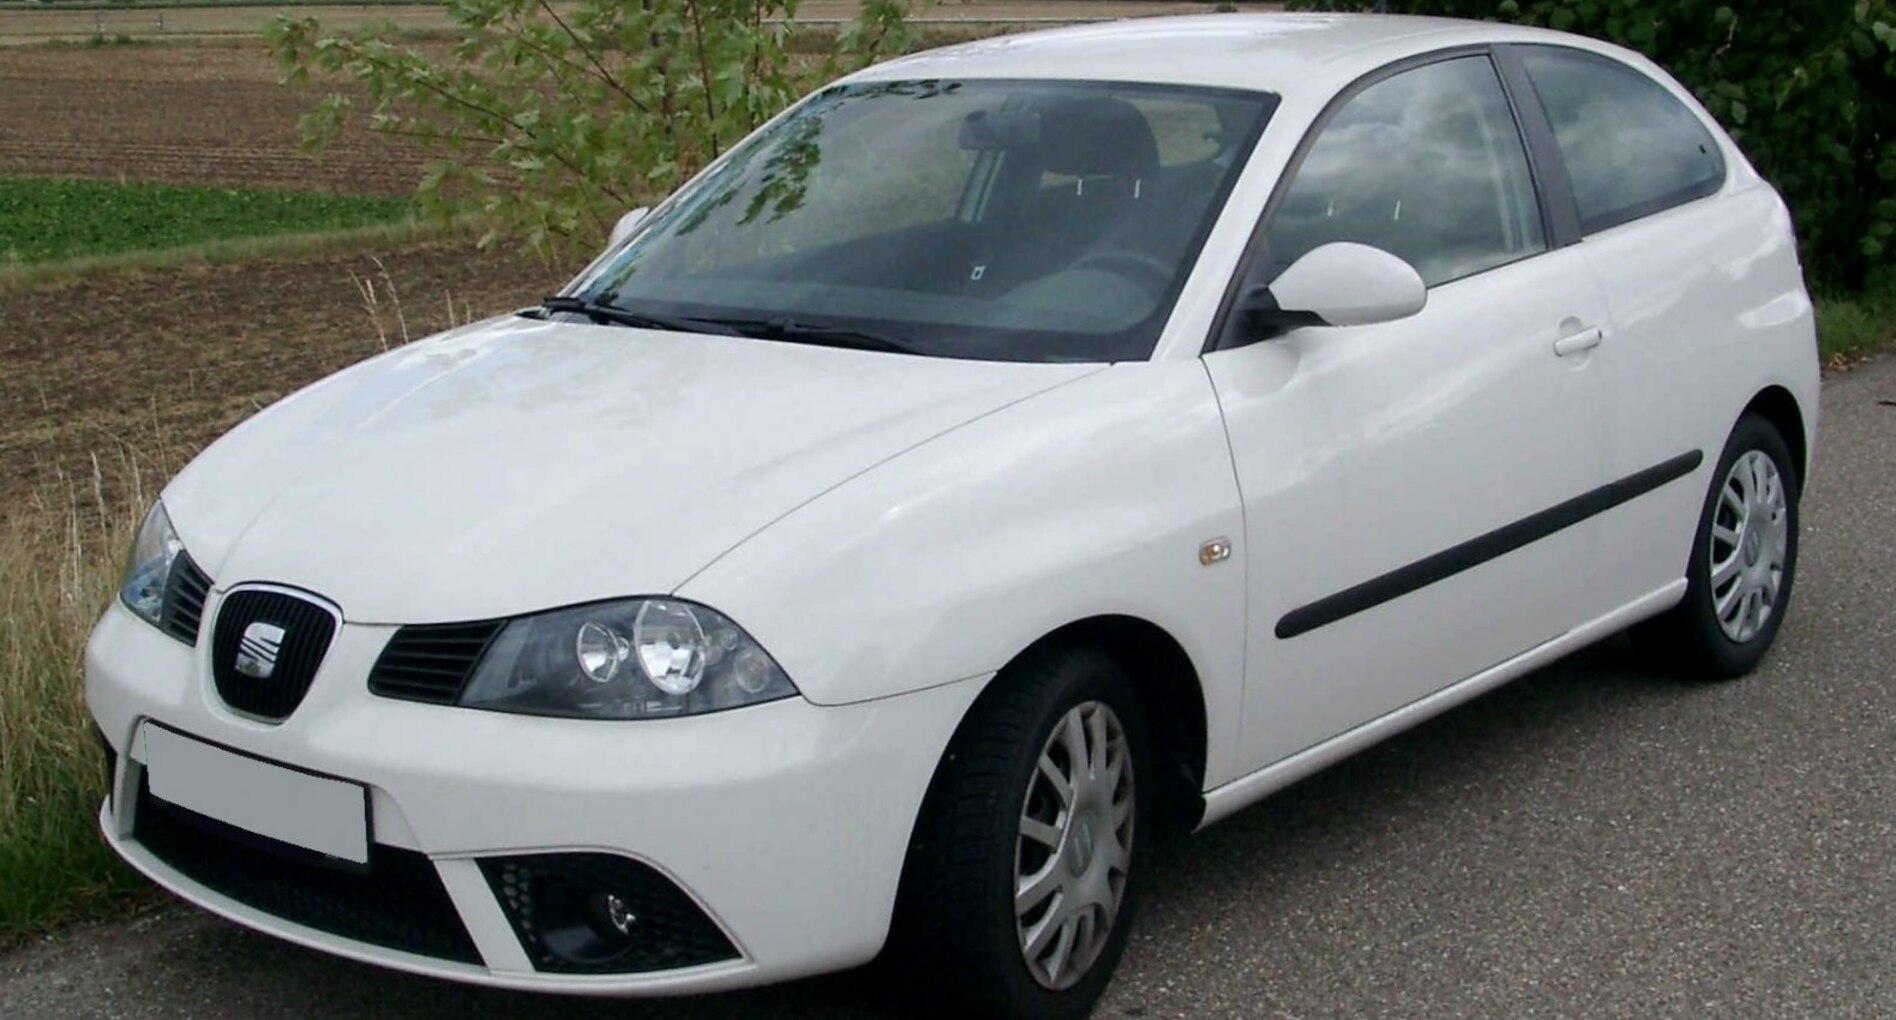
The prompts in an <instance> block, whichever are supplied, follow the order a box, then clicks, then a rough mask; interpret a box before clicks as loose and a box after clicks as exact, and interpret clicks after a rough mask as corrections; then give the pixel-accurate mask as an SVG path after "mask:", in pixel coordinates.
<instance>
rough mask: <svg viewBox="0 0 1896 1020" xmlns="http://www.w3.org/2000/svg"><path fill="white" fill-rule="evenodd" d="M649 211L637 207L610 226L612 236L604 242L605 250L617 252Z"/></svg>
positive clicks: (642, 207) (645, 208)
mask: <svg viewBox="0 0 1896 1020" xmlns="http://www.w3.org/2000/svg"><path fill="white" fill-rule="evenodd" d="M650 211H651V210H650V209H649V208H647V207H646V206H639V207H638V208H637V209H634V210H632V211H631V212H629V213H626V214H625V215H624V216H621V217H619V222H617V223H615V224H613V225H612V236H611V237H609V238H607V240H606V250H607V251H617V250H618V249H619V246H620V245H622V244H624V243H625V241H626V238H628V237H631V236H632V231H633V230H635V229H636V228H637V227H638V225H639V224H640V223H642V222H644V220H645V214H646V213H648V212H650Z"/></svg>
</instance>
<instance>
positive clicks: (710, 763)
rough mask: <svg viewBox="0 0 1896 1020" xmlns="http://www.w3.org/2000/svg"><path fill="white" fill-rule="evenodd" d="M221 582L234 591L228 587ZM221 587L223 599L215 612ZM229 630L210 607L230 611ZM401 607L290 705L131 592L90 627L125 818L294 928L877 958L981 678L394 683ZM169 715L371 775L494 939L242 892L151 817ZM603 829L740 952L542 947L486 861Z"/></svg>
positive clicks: (311, 761)
mask: <svg viewBox="0 0 1896 1020" xmlns="http://www.w3.org/2000/svg"><path fill="white" fill-rule="evenodd" d="M215 598H216V596H215V595H214V596H213V599H215ZM214 613H215V607H214V606H212V607H207V611H206V613H205V619H206V620H207V621H208V620H211V619H213V618H214ZM206 629H207V630H208V627H207V628H206ZM392 633H393V628H389V627H370V626H358V625H350V624H345V625H344V626H343V627H341V628H340V629H339V631H338V632H337V635H336V638H335V641H334V644H333V645H332V646H331V648H330V650H329V653H328V655H327V657H326V658H325V660H324V662H323V666H322V668H321V670H320V672H318V674H317V676H316V679H315V681H314V683H313V684H312V686H311V688H310V691H309V694H308V696H307V697H306V698H305V700H304V701H303V703H302V704H301V706H300V707H298V708H297V709H296V711H295V712H294V713H293V714H292V715H291V716H290V717H289V718H288V719H286V720H284V721H283V722H282V723H280V724H276V725H268V724H264V723H260V722H257V721H254V720H251V719H248V718H245V717H243V716H240V715H237V714H235V713H233V712H231V711H230V710H229V709H228V708H226V707H225V706H224V705H223V703H222V702H221V701H220V700H219V698H218V696H217V694H216V691H215V688H214V686H213V685H212V684H211V683H210V681H209V676H210V671H209V666H208V662H207V658H208V645H209V641H207V640H200V641H199V643H198V646H197V647H195V648H187V647H186V646H184V645H182V644H180V643H179V642H177V641H175V640H173V639H172V638H170V637H167V636H165V635H164V634H162V633H160V632H159V631H158V630H157V629H156V628H153V627H151V626H149V625H147V624H146V623H144V622H143V621H141V620H139V619H137V618H136V617H134V616H132V615H131V614H130V613H129V612H127V611H126V610H124V609H123V608H122V607H120V606H118V605H116V604H115V605H114V606H113V607H112V608H111V609H110V610H108V611H107V612H106V614H105V616H104V618H103V619H102V620H101V621H100V623H99V625H98V627H97V628H96V629H95V630H94V632H93V635H92V639H91V641H90V643H89V644H88V646H87V649H86V696H87V701H88V703H89V705H90V707H91V710H92V713H93V715H94V718H95V719H96V720H97V721H98V724H99V727H100V729H101V730H102V731H103V732H104V734H105V737H106V740H107V742H108V744H110V746H111V748H112V749H113V751H114V752H115V753H116V760H117V763H118V764H117V769H116V775H115V779H114V783H113V787H112V796H111V797H110V798H109V799H108V801H107V803H106V804H105V806H104V807H103V808H102V810H101V815H100V824H101V826H102V828H103V829H104V832H105V835H106V838H107V840H108V841H109V842H110V843H111V845H112V846H113V848H114V849H116V850H117V851H118V852H119V853H120V855H122V856H123V857H124V858H125V859H126V860H127V861H128V862H130V863H131V864H132V865H133V866H134V867H136V868H138V869H139V870H140V871H142V872H143V873H145V874H146V875H147V876H149V877H150V878H152V879H153V880H154V881H156V882H157V883H158V884H160V885H162V886H164V887H166V888H167V889H170V890H171V891H173V892H175V893H177V894H178V895H179V896H182V897H183V898H185V899H187V900H190V901H192V902H193V903H196V904H198V905H200V906H202V907H204V908H206V909H208V910H211V911H213V912H215V913H218V914H221V915H223V916H225V917H227V918H230V919H231V920H234V921H237V922H239V923H241V924H245V925H248V926H250V927H253V928H257V929H259V930H262V931H265V932H268V933H270V934H273V935H277V936H280V937H282V938H284V939H287V940H289V941H292V942H296V943H299V944H301V945H305V946H309V947H312V948H315V949H321V950H324V951H327V952H331V953H335V954H337V955H340V956H346V957H350V958H353V959H358V960H363V961H367V962H370V963H376V964H380V965H383V966H388V967H392V968H395V969H399V970H405V971H410V972H415V973H421V974H429V975H435V976H439V977H446V978H452V979H456V980H461V981H468V982H474V983H479V984H488V985H496V986H502V987H508V988H517V989H529V990H542V991H561V992H572V993H582V994H600V995H632V994H652V995H659V994H670V993H683V992H698V991H711V990H717V989H725V988H734V987H742V986H747V985H753V984H761V983H766V982H771V981H778V980H784V979H788V978H794V977H800V976H804V975H808V974H814V973H820V972H824V971H829V970H837V969H842V968H846V967H850V966H854V965H856V964H860V963H863V962H866V961H867V960H869V959H870V958H871V957H873V956H874V955H875V954H876V952H877V951H879V949H880V948H881V945H882V943H883V941H884V939H885V938H886V935H887V931H888V925H889V920H890V914H891V910H892V907H893V904H894V900H895V889H896V884H897V882H898V880H899V878H900V874H901V867H902V860H903V856H904V853H905V851H906V849H907V845H908V839H909V835H910V831H911V829H912V827H913V824H914V821H915V817H916V814H917V812H918V811H919V809H920V806H921V801H922V796H923V794H924V793H925V791H926V789H927V785H928V782H929V779H930V778H931V776H932V774H933V771H934V768H935V765H936V763H937V761H938V760H939V757H940V754H941V751H942V749H943V748H945V747H946V746H947V742H948V739H949V737H950V735H951V734H952V733H953V730H954V727H955V726H956V725H957V724H958V723H959V722H960V719H961V717H962V715H963V714H964V712H965V711H966V709H967V707H968V705H969V704H970V703H971V702H972V700H973V699H974V697H975V695H976V694H977V693H978V692H979V690H980V688H981V686H982V682H981V680H979V679H975V680H969V681H964V682H959V683H953V684H948V685H944V686H940V687H935V688H931V689H928V690H924V691H921V692H917V693H914V694H908V695H903V696H900V697H894V698H888V699H883V700H879V701H871V702H863V703H859V704H854V705H845V706H838V707H818V706H814V705H811V704H809V703H807V702H805V701H803V700H801V699H787V700H784V701H780V702H774V703H771V704H768V705H761V706H756V707H753V708H747V709H740V710H736V711H731V712H725V713H720V714H716V715H710V716H702V717H697V718H689V719H673V720H662V721H641V722H605V721H590V720H562V719H542V718H531V717H524V716H511V715H504V714H499V713H493V712H482V711H474V710H469V709H461V708H451V707H439V706H432V705H422V704H414V703H408V702H401V701H393V700H389V699H384V698H379V697H376V696H374V695H371V694H370V693H369V692H368V690H367V687H366V683H365V679H364V678H365V677H366V676H367V675H368V671H369V667H370V665H371V664H372V663H373V662H374V660H375V657H376V656H377V655H378V654H379V653H380V651H381V648H382V646H383V644H385V643H386V642H387V640H388V638H389V636H390V635H391V634H392ZM146 721H152V722H158V723H162V724H164V725H166V726H169V727H171V728H173V729H176V730H179V731H182V732H184V733H187V734H190V735H193V736H195V737H198V738H200V739H203V740H208V741H212V742H215V743H218V744H222V745H224V746H226V747H228V748H231V749H233V750H236V751H240V752H245V753H248V754H252V755H256V756H259V757H262V758H266V759H269V760H272V761H275V762H280V763H283V764H287V765H290V766H294V767H297V768H301V769H306V770H310V771H313V772H318V773H325V774H328V775H332V776H336V777H340V778H346V779H349V780H353V781H356V782H360V783H363V784H366V785H367V786H368V788H369V802H370V803H369V811H370V825H371V831H372V833H373V838H374V840H375V842H376V844H378V845H379V846H382V847H387V848H391V849H392V850H394V851H413V852H415V854H416V855H419V856H417V857H416V859H417V860H425V862H426V863H427V865H430V866H432V868H433V869H434V870H435V872H436V873H437V874H438V875H439V877H440V881H441V886H442V888H443V889H445V891H446V895H447V898H448V899H449V900H451V902H452V906H453V910H454V911H455V913H457V914H458V916H459V919H460V922H461V923H462V925H463V926H464V927H465V929H466V932H467V935H468V936H469V937H470V938H471V940H472V943H473V945H474V947H475V950H476V955H477V958H478V959H479V961H480V962H478V963H472V962H457V961H455V960H452V959H445V958H441V957H438V956H430V955H421V954H416V953H411V952H403V951H400V950H396V949H391V948H388V947H387V946H384V945H377V944H372V943H370V942H365V941H359V940H356V939H352V938H344V937H340V936H338V935H336V934H333V933H332V932H330V931H325V930H320V929H318V928H316V927H311V926H308V925H304V924H300V923H296V922H294V921H291V920H288V919H286V918H285V917H283V916H279V915H278V914H276V913H272V912H270V911H268V910H263V909H258V908H257V906H256V905H254V904H251V903H246V902H243V901H241V900H239V899H236V898H233V897H232V896H229V895H225V894H224V893H222V892H219V891H218V890H217V889H214V888H212V887H211V886H210V885H207V884H205V883H204V882H200V881H198V880H196V879H194V878H192V877H191V876H189V875H187V874H186V873H185V872H184V871H182V870H180V869H179V868H177V867H173V866H172V865H171V864H168V863H167V862H166V860H164V859H161V857H160V856H159V855H158V854H154V853H153V852H152V848H150V847H147V846H145V845H144V844H143V843H141V842H140V840H139V839H138V837H137V831H138V830H137V824H136V823H137V819H136V814H137V812H138V810H139V808H140V805H141V802H142V801H143V800H144V795H143V793H142V790H143V769H144V764H143V763H144V761H145V756H144V750H143V748H142V747H141V746H140V740H139V735H140V733H141V732H142V729H141V728H142V724H143V723H145V722H146ZM564 853H593V854H610V855H617V856H619V857H623V858H629V859H632V860H635V861H638V862H641V863H642V864H644V865H647V866H649V867H650V868H652V869H654V870H655V871H656V872H658V873H659V874H661V875H663V876H664V877H665V878H667V879H669V880H670V881H671V882H672V883H674V884H675V885H676V886H677V887H678V888H679V889H681V890H683V891H684V892H685V894H686V895H688V896H689V897H690V898H691V900H692V901H693V902H695V904H696V905H697V907H698V908H699V909H700V910H702V911H703V913H704V914H705V915H707V916H708V917H709V918H710V919H711V920H712V921H713V922H714V923H715V924H716V925H717V926H718V927H719V929H721V930H722V932H723V933H724V935H725V936H726V937H727V938H728V939H729V941H730V943H731V944H732V946H733V947H734V949H735V953H736V958H735V959H731V960H728V961H725V962H718V963H712V964H707V965H702V966H691V967H685V968H680V969H672V970H662V971H647V972H641V973H623V974H620V973H614V974H565V973H550V972H547V971H546V970H545V969H536V967H535V964H534V962H533V960H532V958H531V957H530V956H529V952H528V949H527V947H526V946H524V945H523V941H522V938H521V937H520V936H519V935H517V934H516V930H515V927H514V924H513V923H512V922H511V921H510V920H509V917H508V915H507V913H506V912H505V911H504V910H503V909H502V906H501V904H500V902H499V900H498V898H497V897H496V896H495V894H494V892H493V888H492V886H491V885H490V883H489V881H488V880H487V879H486V878H484V877H483V874H482V864H481V862H482V861H487V862H489V863H490V865H491V863H492V862H493V861H494V860H496V859H502V858H506V859H512V858H516V857H518V855H526V854H535V855H538V854H564Z"/></svg>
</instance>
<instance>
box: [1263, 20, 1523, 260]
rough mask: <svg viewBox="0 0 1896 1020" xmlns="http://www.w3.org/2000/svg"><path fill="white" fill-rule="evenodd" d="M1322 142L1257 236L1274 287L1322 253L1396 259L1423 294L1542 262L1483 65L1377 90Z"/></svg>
mask: <svg viewBox="0 0 1896 1020" xmlns="http://www.w3.org/2000/svg"><path fill="white" fill-rule="evenodd" d="M1321 131H1322V133H1321V134H1319V135H1318V136H1317V139H1316V142H1315V143H1314V144H1312V145H1311V147H1310V149H1309V151H1308V152H1307V153H1306V154H1305V156H1304V159H1303V163H1302V165H1301V166H1300V167H1298V168H1297V170H1296V177H1295V178H1294V179H1293V180H1292V181H1291V184H1290V190H1289V191H1288V192H1286V193H1285V195H1284V199H1283V201H1282V202H1281V203H1279V205H1278V208H1277V212H1276V214H1275V216H1274V218H1273V219H1272V221H1271V225H1270V228H1269V230H1268V232H1267V233H1266V243H1267V244H1268V245H1269V251H1270V258H1271V261H1272V262H1273V263H1274V264H1275V269H1274V271H1273V273H1272V276H1273V277H1274V276H1275V275H1276V273H1278V272H1282V271H1283V270H1284V269H1286V268H1288V267H1289V265H1290V264H1291V263H1292V262H1295V261H1296V260H1297V259H1298V258H1299V257H1301V256H1302V255H1303V254H1304V253H1305V252H1308V251H1310V250H1311V249H1312V248H1316V247H1318V246H1320V245H1324V244H1328V243H1330V242H1332V241H1357V242H1360V243H1363V244H1368V245H1373V246H1375V247H1377V248H1381V249H1383V250H1384V251H1387V252H1390V253H1391V254H1394V255H1398V256H1400V257H1402V258H1403V259H1406V260H1407V261H1408V262H1409V264H1410V265H1413V266H1414V267H1415V268H1416V270H1417V271H1418V272H1420V273H1421V274H1422V279H1423V281H1424V282H1426V283H1427V284H1429V285H1430V286H1434V285H1436V284H1438V283H1446V282H1448V281H1450V280H1456V279H1460V278H1461V277H1464V276H1469V275H1472V274H1474V273H1479V272H1481V271H1483V270H1485V269H1492V268H1494V267H1495V266H1499V265H1504V264H1506V263H1509V262H1514V261H1516V260H1519V259H1522V258H1525V257H1527V256H1529V255H1533V254H1535V253H1537V252H1541V251H1545V250H1546V248H1547V241H1546V237H1545V236H1544V234H1543V232H1542V229H1541V219H1540V206H1539V204H1538V203H1537V202H1536V200H1535V195H1534V181H1533V176H1532V174H1530V173H1529V171H1528V167H1527V153H1526V150H1525V148H1524V147H1523V145H1522V143H1521V135H1520V131H1519V130H1518V129H1517V128H1516V127H1515V124H1514V115H1513V111H1512V110H1511V109H1510V108H1509V106H1508V100H1507V95H1506V94H1505V93H1504V92H1502V90H1501V80H1500V78H1499V76H1497V75H1496V74H1495V70H1494V65H1493V63H1492V62H1490V61H1489V59H1488V58H1487V57H1485V56H1476V57H1457V58H1454V59H1451V60H1444V61H1440V62H1438V63H1433V64H1427V65H1424V66H1422V67H1418V68H1416V69H1414V70H1411V71H1404V72H1402V73H1401V74H1397V75H1395V76H1393V77H1390V78H1387V79H1384V80H1383V81H1380V82H1377V83H1376V84H1374V85H1371V86H1370V87H1368V88H1366V89H1364V90H1363V91H1362V92H1360V93H1358V94H1357V95H1356V96H1355V97H1353V98H1351V99H1350V100H1349V101H1348V102H1347V103H1346V104H1345V105H1344V106H1343V107H1342V108H1341V109H1340V110H1338V111H1336V113H1335V115H1334V116H1333V117H1332V118H1331V119H1330V121H1329V122H1328V123H1327V124H1325V125H1324V126H1323V128H1322V129H1321Z"/></svg>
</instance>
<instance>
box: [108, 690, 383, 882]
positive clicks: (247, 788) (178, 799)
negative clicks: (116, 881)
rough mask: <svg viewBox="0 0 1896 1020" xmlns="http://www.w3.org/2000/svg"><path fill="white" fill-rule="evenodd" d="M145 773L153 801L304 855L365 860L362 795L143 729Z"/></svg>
mask: <svg viewBox="0 0 1896 1020" xmlns="http://www.w3.org/2000/svg"><path fill="white" fill-rule="evenodd" d="M144 729H145V770H146V776H147V778H148V780H149V781H150V783H151V792H152V794H153V795H154V796H156V797H158V798H159V799H160V800H164V801H168V802H170V803H172V804H176V805H178V806H179V807H182V808H188V809H190V810H192V811H195V812H197V813H198V814H201V815H204V816H205V817H207V818H214V819H216V820H218V821H220V822H224V823H226V824H229V825H234V826H236V827H238V828H240V829H244V830H246V831H248V832H253V833H256V834H257V835H259V836H268V837H269V838H271V839H275V840H280V841H282V842H284V843H289V844H292V845H295V846H300V847H302V848H304V849H305V850H314V851H316V852H317V853H320V854H327V855H329V856H331V857H339V858H342V859H343V860H346V861H353V862H355V863H356V864H367V863H368V862H369V814H368V804H369V799H368V798H369V790H368V787H365V786H363V785H361V784H360V783H351V782H347V781H345V780H341V779H330V778H329V777H327V776H317V775H311V774H310V773H308V772H299V771H297V770H296V769H292V768H287V767H285V766H282V765H275V764H272V763H270V762H267V761H264V760H262V759H261V758H252V757H250V756H248V755H242V754H237V753H236V752H233V751H226V750H224V749H223V748H221V747H218V746H216V745H214V744H207V743H205V742H204V741H202V740H194V739H192V738H190V737H187V736H185V735H184V734H182V733H177V732H174V731H172V730H168V729H166V728H164V727H163V726H158V725H154V724H152V723H146V724H145V727H144Z"/></svg>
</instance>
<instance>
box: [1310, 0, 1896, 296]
mask: <svg viewBox="0 0 1896 1020" xmlns="http://www.w3.org/2000/svg"><path fill="white" fill-rule="evenodd" d="M1291 6H1293V7H1303V8H1311V7H1326V8H1331V9H1337V8H1357V9H1362V8H1368V7H1371V6H1374V4H1373V3H1371V2H1370V0H1344V2H1341V3H1337V2H1330V3H1318V2H1314V0H1292V3H1291ZM1387 6H1388V8H1389V9H1390V10H1392V11H1399V12H1402V13H1411V14H1445V15H1450V16H1454V17H1465V18H1490V19H1494V20H1500V21H1510V22H1518V23H1521V24H1528V25H1544V26H1547V27H1551V28H1557V29H1562V30H1565V31H1571V32H1580V33H1583V34H1586V35H1591V36H1596V37H1599V38H1603V39H1609V40H1611V41H1613V42H1617V43H1620V44H1622V45H1625V46H1629V47H1631V48H1633V49H1637V50H1639V51H1641V52H1643V53H1645V54H1646V55H1647V56H1650V57H1652V58H1653V59H1654V60H1656V61H1658V62H1659V63H1660V64H1662V65H1664V66H1665V67H1666V68H1667V69H1668V70H1670V71H1671V72H1672V73H1673V74H1675V75H1677V76H1678V78H1679V79H1680V80H1681V81H1683V82H1684V83H1685V84H1686V86H1687V87H1689V88H1690V89H1692V91H1693V92H1694V93H1695V94H1696V95H1697V96H1698V97H1699V100H1700V101H1701V102H1703V103H1704V104H1705V105H1706V107H1707V108H1708V109H1710V110H1711V111H1712V113H1713V114H1714V115H1715V116H1717V117H1718V118H1719V119H1720V120H1721V121H1722V122H1723V123H1724V125H1725V127H1726V128H1727V129H1728V130H1730V131H1731V133H1732V135H1733V137H1735V138H1736V139H1737V140H1738V143H1739V144H1740V145H1741V146H1743V148H1744V150H1745V152H1746V154H1747V155H1749V156H1750V157H1751V160H1752V162H1753V163H1755V164H1756V165H1757V167H1758V169H1759V171H1760V172H1762V173H1763V174H1764V175H1765V176H1766V177H1768V178H1769V179H1770V180H1771V181H1772V182H1773V183H1774V184H1776V185H1777V187H1778V189H1779V190H1780V191H1781V192H1782V193H1783V194H1784V197H1785V199H1786V201H1788V202H1789V203H1790V206H1791V210H1792V212H1793V214H1794V215H1795V216H1796V218H1797V226H1798V235H1799V238H1800V239H1801V241H1802V243H1803V250H1804V261H1805V267H1806V269H1807V270H1808V271H1809V273H1810V275H1811V276H1812V277H1813V278H1814V279H1816V280H1818V281H1820V282H1821V283H1823V284H1825V285H1828V286H1832V287H1838V286H1841V287H1847V288H1851V289H1856V288H1859V287H1861V286H1862V285H1863V284H1864V283H1865V281H1866V278H1867V277H1869V276H1871V275H1874V274H1875V273H1876V272H1877V271H1878V270H1879V269H1887V268H1888V267H1889V266H1890V265H1892V262H1893V261H1896V102H1892V101H1891V97H1892V96H1896V0H1805V2H1798V3H1785V2H1783V0H1389V3H1388V5H1387Z"/></svg>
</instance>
